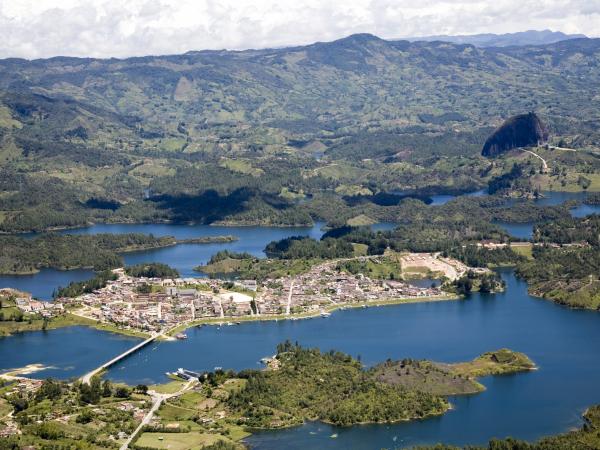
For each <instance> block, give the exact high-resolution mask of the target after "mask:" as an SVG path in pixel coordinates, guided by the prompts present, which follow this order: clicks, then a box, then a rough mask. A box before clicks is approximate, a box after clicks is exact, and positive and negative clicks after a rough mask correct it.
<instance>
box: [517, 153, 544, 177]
mask: <svg viewBox="0 0 600 450" xmlns="http://www.w3.org/2000/svg"><path fill="white" fill-rule="evenodd" d="M522 150H523V151H524V152H526V153H530V154H532V155H533V156H535V157H536V158H539V159H540V161H542V165H543V168H544V170H543V173H548V163H547V162H546V160H545V159H544V158H542V157H541V156H540V155H538V154H537V153H534V152H532V151H531V150H525V149H522Z"/></svg>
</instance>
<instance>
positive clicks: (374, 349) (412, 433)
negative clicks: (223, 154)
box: [0, 270, 600, 449]
mask: <svg viewBox="0 0 600 450" xmlns="http://www.w3.org/2000/svg"><path fill="white" fill-rule="evenodd" d="M501 274H502V276H503V278H504V279H505V281H506V282H507V291H506V292H505V293H500V294H495V295H492V294H485V295H484V294H473V295H472V296H471V297H469V298H468V299H466V300H463V301H448V302H437V303H421V304H411V305H399V306H388V307H378V308H377V307H374V308H367V309H352V310H345V311H337V312H335V313H333V314H332V315H331V317H329V318H317V319H310V320H300V321H280V322H263V323H258V322H255V323H247V324H243V325H234V326H223V327H221V328H218V327H216V326H204V327H202V328H191V329H189V330H188V331H187V335H188V339H187V340H186V341H176V342H161V343H156V344H153V345H150V346H148V347H146V348H145V349H143V350H142V351H140V352H139V353H137V354H135V355H133V356H131V357H130V358H128V359H125V360H124V361H122V362H121V363H120V364H118V365H116V366H115V367H113V368H112V369H111V370H110V371H109V372H108V374H107V376H108V377H109V378H110V379H112V380H118V381H125V382H127V383H129V384H136V383H140V382H144V383H152V382H161V381H166V380H167V378H166V376H165V375H164V374H165V372H167V371H173V370H175V369H177V368H178V367H185V368H188V369H192V370H200V371H201V370H212V369H214V367H215V366H221V367H223V368H232V369H236V370H237V369H242V368H258V367H261V365H260V364H259V362H258V361H259V360H260V358H262V357H264V356H267V355H271V354H273V353H274V351H275V346H276V345H277V343H279V342H282V341H283V340H285V339H291V340H292V341H295V340H297V341H298V342H300V343H301V344H303V345H306V346H318V347H320V348H321V349H323V350H329V349H338V350H342V351H345V352H347V353H349V354H351V355H354V356H358V355H360V356H361V359H362V361H363V362H364V363H365V364H367V365H371V364H375V363H377V362H380V361H383V360H385V359H387V358H394V359H398V358H403V357H413V358H427V359H433V360H437V361H448V362H455V361H465V360H470V359H472V358H474V357H476V356H477V355H479V354H481V353H483V352H485V351H489V350H494V349H498V348H502V347H508V348H511V349H514V350H517V351H522V352H525V353H526V354H527V355H529V356H530V357H531V358H532V359H533V360H534V361H535V362H536V363H537V364H538V366H539V370H538V371H535V372H528V373H523V374H516V375H511V376H502V377H489V378H486V379H485V380H483V382H484V384H485V385H486V386H487V388H488V389H487V391H485V392H484V393H481V394H477V395H473V396H466V397H456V398H452V399H451V401H452V403H453V405H454V409H453V410H452V411H451V412H449V413H447V414H445V415H443V416H441V417H438V418H433V419H427V420H424V421H416V422H408V423H401V424H394V425H369V426H358V427H351V428H336V427H330V426H327V425H323V424H320V423H309V424H306V425H304V426H301V427H297V428H292V429H288V430H282V431H277V432H267V433H258V434H256V435H254V436H252V437H250V438H249V439H248V442H249V443H250V444H251V445H252V446H253V447H255V448H260V449H278V448H290V449H300V448H331V449H334V448H335V449H348V448H350V449H353V448H355V449H359V448H360V449H363V448H372V449H379V448H384V447H385V448H393V447H396V446H397V447H400V446H409V445H416V444H425V443H435V442H447V443H451V444H456V445H460V444H467V443H471V444H478V443H479V444H481V443H484V442H486V441H487V440H488V439H489V438H491V437H494V436H496V437H505V436H509V435H510V436H514V437H518V438H522V439H528V440H533V439H536V438H539V437H540V436H543V435H548V434H553V433H558V432H563V431H566V430H568V429H570V428H572V427H576V426H579V425H580V424H581V419H580V416H581V413H582V412H583V411H584V409H585V408H586V407H587V406H589V405H591V404H594V403H600V389H598V379H600V355H599V354H598V348H599V346H600V315H598V313H596V312H592V311H582V310H571V309H568V308H565V307H561V306H558V305H555V304H554V303H552V302H549V301H545V300H541V299H537V298H533V297H530V296H529V295H528V294H527V291H526V284H525V283H524V282H522V281H519V280H517V279H516V278H515V277H514V275H513V274H512V272H511V271H508V270H505V271H501ZM62 333H66V334H64V335H63V334H62ZM127 341H129V342H127ZM131 342H132V340H130V338H119V337H115V336H114V335H111V334H109V333H103V332H98V331H93V330H86V329H85V328H73V329H69V330H57V331H50V332H46V333H41V332H40V333H26V334H22V335H20V336H15V337H10V338H3V339H0V369H1V368H7V367H15V366H22V365H25V364H27V363H34V362H39V363H43V364H54V365H56V366H57V367H58V368H59V369H57V370H55V371H47V372H41V373H40V374H38V376H40V377H43V376H46V375H50V374H52V375H54V376H59V377H63V378H64V377H68V376H73V375H81V374H83V373H85V372H86V371H88V370H90V368H91V367H92V366H93V365H94V364H93V363H92V361H95V364H98V365H99V364H100V363H102V362H104V361H106V360H108V359H110V356H112V355H116V354H118V353H119V352H120V351H122V350H123V348H124V347H126V346H127V344H129V345H130V344H131ZM311 432H315V433H316V434H310V433H311ZM333 433H337V434H338V437H337V439H332V438H330V436H331V434H333ZM394 438H396V440H395V441H394Z"/></svg>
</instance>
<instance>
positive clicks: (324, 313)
mask: <svg viewBox="0 0 600 450" xmlns="http://www.w3.org/2000/svg"><path fill="white" fill-rule="evenodd" d="M330 315H331V313H329V312H327V311H323V312H322V313H321V317H329V316H330Z"/></svg>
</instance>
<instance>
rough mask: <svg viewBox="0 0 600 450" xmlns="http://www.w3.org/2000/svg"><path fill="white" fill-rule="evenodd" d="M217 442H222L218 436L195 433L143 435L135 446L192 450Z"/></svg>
mask: <svg viewBox="0 0 600 450" xmlns="http://www.w3.org/2000/svg"><path fill="white" fill-rule="evenodd" d="M219 440H222V438H221V437H220V436H218V435H215V434H209V433H199V432H197V431H191V432H189V433H143V434H142V435H141V436H140V438H139V439H138V440H137V442H136V445H138V446H140V447H150V448H159V449H169V450H192V449H200V448H202V447H204V446H206V445H211V444H214V443H215V442H217V441H219Z"/></svg>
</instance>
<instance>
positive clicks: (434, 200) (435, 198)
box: [430, 189, 487, 206]
mask: <svg viewBox="0 0 600 450" xmlns="http://www.w3.org/2000/svg"><path fill="white" fill-rule="evenodd" d="M484 195H487V189H480V190H478V191H473V192H467V193H466V194H461V196H465V197H482V196H484ZM456 197H458V196H457V195H449V194H440V195H432V196H431V197H430V198H431V203H430V205H431V206H438V205H443V204H445V203H448V202H449V201H450V200H454V199H455V198H456Z"/></svg>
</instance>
